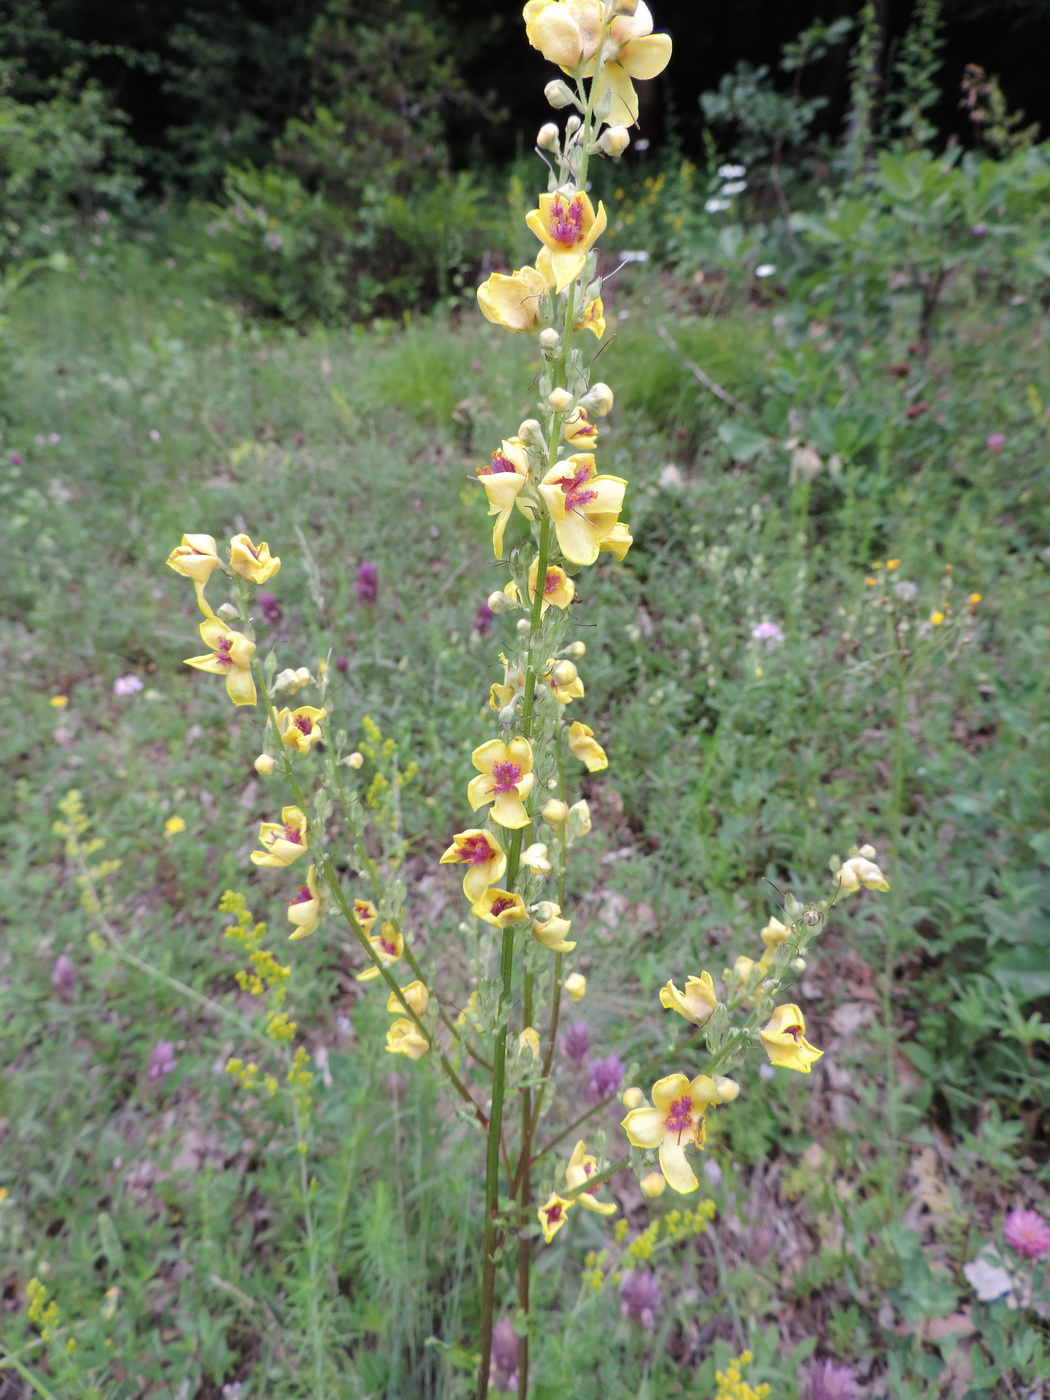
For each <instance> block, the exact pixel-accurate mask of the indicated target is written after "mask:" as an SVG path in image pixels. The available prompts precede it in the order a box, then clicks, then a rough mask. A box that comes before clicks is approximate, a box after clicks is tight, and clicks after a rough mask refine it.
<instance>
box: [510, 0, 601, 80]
mask: <svg viewBox="0 0 1050 1400" xmlns="http://www.w3.org/2000/svg"><path fill="white" fill-rule="evenodd" d="M522 14H523V15H524V17H525V34H526V37H527V38H528V41H529V43H530V44H531V45H532V47H533V48H534V49H539V51H540V53H541V54H542V55H543V57H544V58H545V59H547V61H548V62H549V63H556V64H557V65H558V67H559V68H564V69H565V70H566V72H569V73H572V72H575V71H576V69H578V68H579V67H580V66H581V64H584V63H587V62H588V61H589V60H590V59H592V58H594V56H595V54H596V53H597V52H598V48H599V45H600V44H601V41H602V7H601V3H600V0H528V4H527V5H526V6H525V8H524V10H523V11H522Z"/></svg>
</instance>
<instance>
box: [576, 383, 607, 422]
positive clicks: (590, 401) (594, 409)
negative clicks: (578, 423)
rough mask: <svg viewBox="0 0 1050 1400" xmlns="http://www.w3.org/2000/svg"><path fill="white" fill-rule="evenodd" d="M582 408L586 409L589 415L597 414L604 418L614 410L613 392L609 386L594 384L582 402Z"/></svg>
mask: <svg viewBox="0 0 1050 1400" xmlns="http://www.w3.org/2000/svg"><path fill="white" fill-rule="evenodd" d="M580 406H581V407H582V408H585V409H586V410H587V412H588V413H596V414H597V415H598V417H599V418H604V417H605V415H606V414H607V413H608V412H609V411H610V410H611V409H612V406H613V391H612V390H611V389H610V388H609V386H608V384H601V383H599V384H592V385H591V387H590V389H589V390H588V392H587V393H586V394H585V395H584V396H583V398H582V399H581V400H580Z"/></svg>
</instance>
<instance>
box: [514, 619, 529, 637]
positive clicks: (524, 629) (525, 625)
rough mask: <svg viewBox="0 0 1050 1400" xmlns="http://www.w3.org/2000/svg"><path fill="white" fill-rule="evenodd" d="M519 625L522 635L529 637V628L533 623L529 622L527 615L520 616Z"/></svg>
mask: <svg viewBox="0 0 1050 1400" xmlns="http://www.w3.org/2000/svg"><path fill="white" fill-rule="evenodd" d="M517 626H518V632H519V633H520V635H521V636H523V637H527V636H528V635H529V628H530V627H531V626H532V624H531V623H530V622H529V619H528V618H527V617H519V618H518V623H517Z"/></svg>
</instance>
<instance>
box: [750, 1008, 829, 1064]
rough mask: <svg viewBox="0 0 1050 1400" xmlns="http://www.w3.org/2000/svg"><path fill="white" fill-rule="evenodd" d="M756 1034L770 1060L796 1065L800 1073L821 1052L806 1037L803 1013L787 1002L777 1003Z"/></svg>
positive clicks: (775, 1062) (771, 1062)
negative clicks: (782, 1004)
mask: <svg viewBox="0 0 1050 1400" xmlns="http://www.w3.org/2000/svg"><path fill="white" fill-rule="evenodd" d="M758 1034H759V1039H760V1040H761V1041H762V1044H763V1045H764V1046H765V1049H766V1054H767V1055H768V1056H769V1063H770V1064H772V1065H781V1066H782V1067H783V1068H784V1069H796V1070H798V1072H799V1073H800V1074H808V1073H809V1071H810V1068H811V1067H812V1066H813V1065H814V1064H815V1063H816V1061H817V1060H819V1059H820V1057H821V1055H823V1053H824V1051H823V1050H818V1049H817V1047H816V1046H815V1045H810V1043H809V1041H808V1040H807V1039H806V1020H805V1017H804V1016H803V1015H802V1012H801V1011H800V1010H799V1008H798V1007H797V1006H795V1005H794V1003H791V1002H789V1003H787V1004H786V1005H784V1006H778V1007H777V1009H776V1010H775V1011H774V1012H773V1015H772V1016H771V1017H770V1018H769V1020H768V1021H767V1022H766V1025H765V1026H764V1027H763V1029H762V1030H760V1031H759V1033H758Z"/></svg>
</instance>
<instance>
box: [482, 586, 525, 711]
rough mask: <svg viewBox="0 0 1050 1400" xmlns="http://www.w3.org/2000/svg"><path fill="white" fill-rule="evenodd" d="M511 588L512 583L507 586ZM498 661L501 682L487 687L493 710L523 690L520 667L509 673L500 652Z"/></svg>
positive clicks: (506, 704) (508, 667) (523, 676)
mask: <svg viewBox="0 0 1050 1400" xmlns="http://www.w3.org/2000/svg"><path fill="white" fill-rule="evenodd" d="M507 587H508V588H513V587H514V585H513V583H509V584H508V585H507ZM515 591H517V590H515ZM499 659H500V660H501V661H502V662H503V680H502V681H493V682H492V685H491V686H490V687H489V705H490V706H491V708H492V709H494V710H503V709H505V708H506V707H507V706H508V705H509V704H510V703H511V701H512V700H513V699H514V697H515V696H516V695H520V694H521V692H522V691H523V690H524V688H525V672H524V671H523V670H522V669H521V667H520V666H517V667H515V669H514V671H513V672H512V671H511V668H510V662H509V661H508V660H507V658H506V657H505V656H504V654H503V652H500V654H499Z"/></svg>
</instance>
